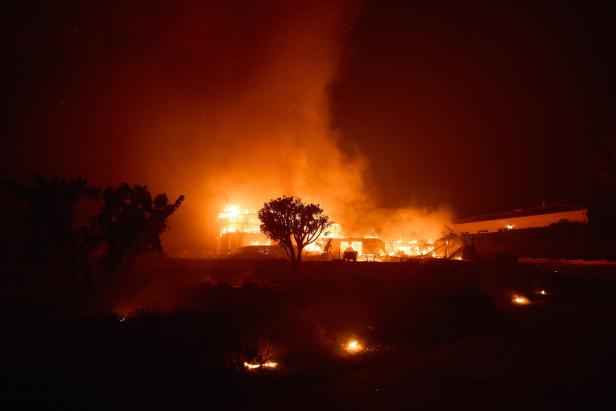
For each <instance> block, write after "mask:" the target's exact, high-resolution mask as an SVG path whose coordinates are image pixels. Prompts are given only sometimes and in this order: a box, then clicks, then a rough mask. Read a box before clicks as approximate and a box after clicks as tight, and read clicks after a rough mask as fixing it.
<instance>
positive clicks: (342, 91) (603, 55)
mask: <svg viewBox="0 0 616 411" xmlns="http://www.w3.org/2000/svg"><path fill="white" fill-rule="evenodd" d="M460 3H463V2H429V1H426V2H401V3H400V4H406V6H401V5H400V4H396V5H394V4H388V5H384V4H382V3H381V2H374V3H369V4H367V5H366V7H365V9H364V10H363V13H362V15H361V18H360V21H359V23H358V25H357V26H356V30H355V32H354V33H353V35H352V38H351V40H350V44H351V52H352V57H351V59H350V61H348V62H347V64H346V66H345V71H344V76H343V78H342V80H341V81H340V82H339V83H338V84H337V85H336V88H335V96H336V97H335V99H336V104H337V106H336V108H337V110H336V115H335V120H336V123H337V125H338V126H339V127H340V128H342V129H343V130H344V131H345V135H346V136H353V137H354V138H357V139H358V140H359V142H360V143H359V144H360V145H361V147H362V150H363V151H364V152H366V153H370V158H371V160H372V161H371V165H372V167H371V172H370V174H369V175H370V177H371V179H372V181H373V185H374V186H377V187H379V192H380V193H381V198H382V199H383V201H384V202H386V203H388V204H393V203H396V202H404V201H405V200H407V199H408V197H410V198H412V199H415V200H417V201H428V202H430V201H437V202H438V201H445V202H449V203H450V204H452V205H454V207H455V208H456V209H457V210H458V211H459V213H461V214H465V215H468V214H473V213H482V212H489V211H492V210H497V209H509V208H514V207H519V206H525V205H528V204H533V203H537V202H539V201H541V200H542V199H547V200H553V201H562V202H572V203H580V204H585V203H588V202H590V201H591V199H592V196H593V190H596V189H598V186H597V185H596V179H595V177H594V175H593V174H592V171H591V168H590V167H589V162H590V159H591V158H592V156H593V153H594V151H595V150H597V146H599V145H600V144H601V141H602V139H604V138H605V137H606V136H607V135H609V134H610V133H613V132H614V126H615V124H614V114H616V112H615V109H616V106H615V104H614V95H615V91H616V87H615V86H616V82H615V80H614V73H615V72H616V71H615V69H616V65H615V60H614V56H615V53H614V51H615V50H614V38H616V36H614V34H615V33H614V25H613V24H612V21H613V14H612V13H610V12H609V10H608V9H607V8H604V7H600V6H599V5H597V4H593V3H592V2H578V4H573V3H571V4H569V5H568V6H565V5H562V4H560V3H558V4H557V3H556V2H554V3H553V4H552V5H549V6H548V5H544V6H537V5H536V3H541V2H531V3H532V4H533V5H532V6H530V5H528V4H527V5H526V6H521V5H520V4H522V3H521V2H512V3H511V4H516V6H513V5H503V2H483V4H481V5H475V6H466V5H464V6H463V5H461V4H460ZM453 4H456V5H453ZM384 164H387V167H383V166H382V165H384ZM405 197H407V198H405Z"/></svg>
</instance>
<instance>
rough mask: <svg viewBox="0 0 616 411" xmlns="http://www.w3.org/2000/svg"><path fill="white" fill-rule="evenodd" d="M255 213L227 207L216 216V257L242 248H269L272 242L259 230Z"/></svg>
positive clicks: (233, 206) (235, 207)
mask: <svg viewBox="0 0 616 411" xmlns="http://www.w3.org/2000/svg"><path fill="white" fill-rule="evenodd" d="M259 226H260V222H259V218H258V217H257V212H256V211H254V210H249V209H245V208H241V207H239V206H237V205H228V206H226V207H225V208H224V210H223V211H221V212H220V213H219V214H218V241H217V247H216V248H217V250H216V253H217V255H218V256H229V255H231V254H232V253H234V252H236V251H237V250H239V249H241V248H242V247H247V246H271V245H272V242H271V240H270V239H268V238H267V237H266V236H265V235H264V234H263V233H262V232H261V230H260V228H259Z"/></svg>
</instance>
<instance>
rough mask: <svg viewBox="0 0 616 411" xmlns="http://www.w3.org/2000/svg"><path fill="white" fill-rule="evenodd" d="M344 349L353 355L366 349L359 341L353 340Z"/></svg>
mask: <svg viewBox="0 0 616 411" xmlns="http://www.w3.org/2000/svg"><path fill="white" fill-rule="evenodd" d="M344 349H345V350H346V351H347V352H349V353H351V354H355V353H358V352H360V351H362V350H363V349H364V347H363V346H362V345H361V344H360V343H359V341H357V340H351V341H349V342H348V343H346V344H345V345H344Z"/></svg>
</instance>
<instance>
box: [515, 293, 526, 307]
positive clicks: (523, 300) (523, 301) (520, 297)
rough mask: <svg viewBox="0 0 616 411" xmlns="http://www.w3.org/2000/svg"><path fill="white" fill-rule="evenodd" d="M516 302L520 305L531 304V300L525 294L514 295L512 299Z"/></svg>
mask: <svg viewBox="0 0 616 411" xmlns="http://www.w3.org/2000/svg"><path fill="white" fill-rule="evenodd" d="M511 301H512V302H513V303H514V304H518V305H528V304H530V300H529V299H528V298H526V297H524V296H523V295H517V294H516V295H514V296H513V298H512V300H511Z"/></svg>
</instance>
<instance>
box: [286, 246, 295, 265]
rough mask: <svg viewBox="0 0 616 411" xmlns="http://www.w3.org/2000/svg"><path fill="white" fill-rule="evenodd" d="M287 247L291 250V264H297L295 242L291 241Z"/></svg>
mask: <svg viewBox="0 0 616 411" xmlns="http://www.w3.org/2000/svg"><path fill="white" fill-rule="evenodd" d="M287 247H288V248H289V258H290V259H291V262H292V263H293V264H295V263H297V257H296V256H295V247H293V242H292V241H289V242H288V244H287Z"/></svg>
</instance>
